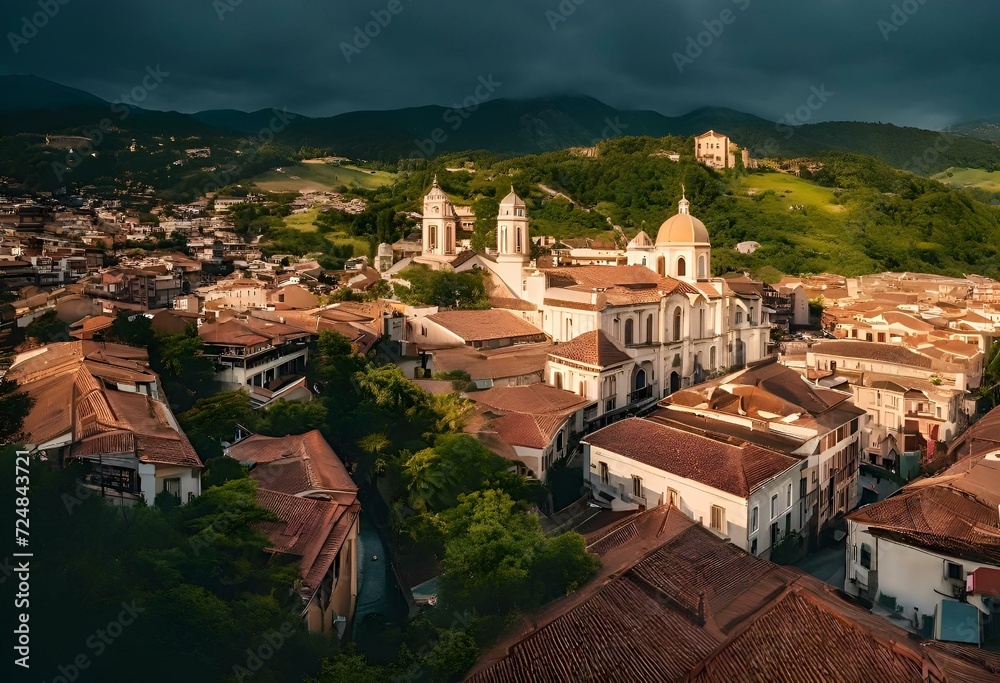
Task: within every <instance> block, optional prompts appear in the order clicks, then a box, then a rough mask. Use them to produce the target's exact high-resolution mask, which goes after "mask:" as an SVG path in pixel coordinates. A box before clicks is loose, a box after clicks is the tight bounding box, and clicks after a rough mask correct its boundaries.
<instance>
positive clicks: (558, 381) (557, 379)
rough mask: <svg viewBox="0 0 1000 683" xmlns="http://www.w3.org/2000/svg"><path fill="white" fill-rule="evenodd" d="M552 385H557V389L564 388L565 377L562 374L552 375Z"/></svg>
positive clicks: (555, 373)
mask: <svg viewBox="0 0 1000 683" xmlns="http://www.w3.org/2000/svg"><path fill="white" fill-rule="evenodd" d="M552 383H553V384H554V385H555V387H556V389H562V388H563V376H562V373H561V372H554V373H552Z"/></svg>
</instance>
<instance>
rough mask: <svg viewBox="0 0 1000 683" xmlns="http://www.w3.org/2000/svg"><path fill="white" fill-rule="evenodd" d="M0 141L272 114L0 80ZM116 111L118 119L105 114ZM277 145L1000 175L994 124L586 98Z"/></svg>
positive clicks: (301, 129)
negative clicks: (699, 140)
mask: <svg viewBox="0 0 1000 683" xmlns="http://www.w3.org/2000/svg"><path fill="white" fill-rule="evenodd" d="M0 89H2V90H3V92H4V93H5V97H4V99H3V100H2V101H0V136H2V135H14V134H18V133H33V134H53V133H55V134H86V130H87V129H88V128H91V129H92V128H93V127H94V126H96V125H97V124H99V123H100V122H101V120H102V119H105V118H110V119H111V120H112V121H113V122H114V123H115V125H116V126H117V127H118V128H119V129H120V130H121V131H123V132H125V133H128V134H131V135H133V136H136V137H142V136H146V135H171V136H184V137H200V138H206V139H208V140H210V139H212V138H217V137H246V136H254V135H257V134H259V132H260V131H261V130H264V129H267V128H268V126H269V125H271V122H272V120H273V119H274V116H275V112H274V110H270V109H264V110H260V111H255V112H242V111H236V110H225V109H223V110H209V111H202V112H198V113H194V114H185V113H180V112H164V111H156V110H150V109H142V108H138V107H135V108H132V109H130V110H128V114H127V115H126V114H124V112H125V111H126V110H125V109H124V108H123V107H122V106H121V105H117V106H115V105H113V104H112V103H109V102H106V101H104V100H102V99H101V98H99V97H97V96H95V95H92V94H90V93H87V92H84V91H82V90H78V89H75V88H70V87H67V86H64V85H61V84H58V83H54V82H52V81H48V80H45V79H42V78H38V77H35V76H0ZM112 112H116V113H112ZM286 118H287V119H289V120H288V122H287V124H284V123H283V124H282V126H281V130H280V132H278V133H277V135H276V136H275V139H276V140H277V141H278V142H279V143H282V144H285V145H288V146H291V147H295V148H298V147H302V146H309V147H316V148H328V149H331V150H333V151H334V152H335V153H336V154H341V155H344V156H348V157H352V158H360V159H375V160H382V161H392V160H396V159H400V158H407V157H414V156H423V157H434V156H437V155H439V154H443V153H453V152H460V151H466V150H489V151H493V152H497V153H502V154H512V155H520V154H535V153H542V152H547V151H554V150H558V149H565V148H567V147H578V146H591V145H593V144H595V143H596V142H597V141H599V140H601V139H605V138H613V137H619V136H623V135H628V136H642V135H649V136H654V137H664V136H668V135H679V136H691V135H696V134H699V133H702V132H705V131H706V130H709V129H715V130H718V131H720V132H723V133H725V134H727V135H729V136H730V138H732V139H733V140H735V141H736V142H738V143H739V144H741V145H742V146H744V147H747V148H749V149H750V151H751V153H752V154H754V155H756V156H774V157H786V158H795V157H805V156H815V155H820V154H823V153H824V152H831V151H846V152H858V153H863V154H869V155H872V156H875V157H877V158H879V159H881V160H882V161H885V162H886V163H889V164H891V165H893V166H895V167H897V168H907V169H910V170H914V171H916V172H918V173H922V174H931V173H935V172H938V171H941V170H944V169H947V168H949V167H952V166H959V167H971V168H986V169H990V170H993V169H998V168H1000V123H997V122H994V121H987V120H978V121H970V122H968V123H963V124H960V125H957V126H954V127H953V128H952V129H951V132H947V133H946V132H938V131H928V130H923V129H919V128H910V127H899V126H895V125H893V124H887V123H863V122H825V123H815V124H804V125H798V126H794V127H791V126H785V125H782V124H780V123H779V122H774V121H768V120H766V119H763V118H760V117H758V116H755V115H753V114H747V113H744V112H739V111H735V110H732V109H725V108H718V107H704V108H701V109H696V110H694V111H692V112H690V113H688V114H685V115H683V116H676V117H670V116H665V115H663V114H660V113H658V112H655V111H643V110H621V109H616V108H614V107H611V106H609V105H607V104H604V103H603V102H601V101H599V100H597V99H594V98H592V97H588V96H583V95H559V96H552V97H542V98H533V99H495V100H488V101H486V102H484V103H483V104H481V105H479V106H478V107H477V108H476V109H475V110H472V109H460V110H455V109H452V108H449V107H442V106H437V105H428V106H421V107H408V108H403V109H394V110H384V111H356V112H350V113H345V114H339V115H336V116H331V117H308V116H303V115H299V114H294V113H290V114H289V115H286Z"/></svg>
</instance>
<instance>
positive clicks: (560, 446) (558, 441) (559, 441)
mask: <svg viewBox="0 0 1000 683" xmlns="http://www.w3.org/2000/svg"><path fill="white" fill-rule="evenodd" d="M562 449H563V433H562V432H559V436H557V437H556V450H557V451H559V452H560V453H561V452H562Z"/></svg>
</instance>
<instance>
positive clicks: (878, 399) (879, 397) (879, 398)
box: [875, 391, 882, 406]
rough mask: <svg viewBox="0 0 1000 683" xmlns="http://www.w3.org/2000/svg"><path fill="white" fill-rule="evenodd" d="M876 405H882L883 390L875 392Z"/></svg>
mask: <svg viewBox="0 0 1000 683" xmlns="http://www.w3.org/2000/svg"><path fill="white" fill-rule="evenodd" d="M875 405H877V406H880V405H882V392H881V391H876V392H875Z"/></svg>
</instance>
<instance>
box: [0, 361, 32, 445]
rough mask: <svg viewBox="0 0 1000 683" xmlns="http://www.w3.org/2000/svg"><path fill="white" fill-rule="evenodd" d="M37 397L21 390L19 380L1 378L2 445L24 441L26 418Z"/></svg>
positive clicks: (0, 432) (0, 435) (0, 419)
mask: <svg viewBox="0 0 1000 683" xmlns="http://www.w3.org/2000/svg"><path fill="white" fill-rule="evenodd" d="M34 404H35V399H34V398H32V397H31V396H30V395H29V394H28V393H26V392H24V391H20V387H19V386H18V384H17V382H15V381H14V380H12V379H7V378H0V447H3V446H6V445H7V444H11V443H24V441H25V439H26V436H25V434H24V432H23V431H22V427H23V425H24V418H26V417H28V414H29V413H30V412H31V408H32V406H34Z"/></svg>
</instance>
